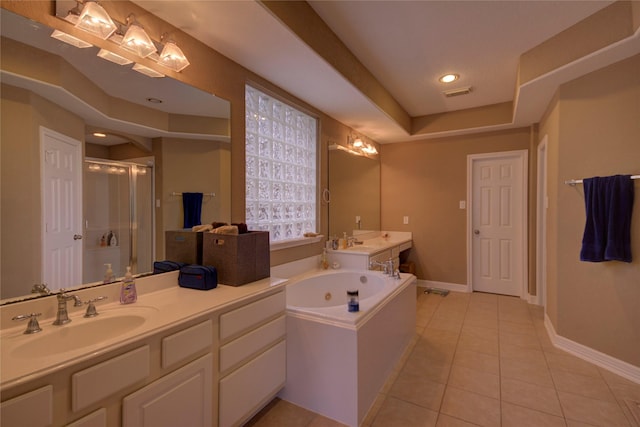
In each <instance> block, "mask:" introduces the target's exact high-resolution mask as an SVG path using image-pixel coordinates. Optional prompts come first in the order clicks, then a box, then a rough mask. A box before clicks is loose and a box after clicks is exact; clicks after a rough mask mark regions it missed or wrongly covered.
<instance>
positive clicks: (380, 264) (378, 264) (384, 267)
mask: <svg viewBox="0 0 640 427" xmlns="http://www.w3.org/2000/svg"><path fill="white" fill-rule="evenodd" d="M374 267H382V271H383V272H384V274H389V261H385V262H380V261H369V270H373V269H374Z"/></svg>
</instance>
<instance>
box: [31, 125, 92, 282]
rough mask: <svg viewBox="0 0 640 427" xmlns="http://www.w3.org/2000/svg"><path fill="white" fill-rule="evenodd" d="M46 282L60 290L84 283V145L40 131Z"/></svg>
mask: <svg viewBox="0 0 640 427" xmlns="http://www.w3.org/2000/svg"><path fill="white" fill-rule="evenodd" d="M40 141H41V144H40V146H41V153H40V155H41V176H42V190H41V191H42V236H43V239H42V240H43V245H42V248H43V249H42V251H43V252H42V282H43V283H46V284H47V286H48V287H49V289H51V290H57V289H60V288H65V287H69V286H75V285H78V284H80V283H82V240H81V239H82V145H81V142H80V141H78V140H75V139H72V138H69V137H67V136H65V135H62V134H59V133H57V132H54V131H52V130H49V129H45V128H40Z"/></svg>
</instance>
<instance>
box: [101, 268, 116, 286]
mask: <svg viewBox="0 0 640 427" xmlns="http://www.w3.org/2000/svg"><path fill="white" fill-rule="evenodd" d="M105 267H107V270H106V271H105V272H104V281H103V283H111V282H113V279H114V277H113V270H112V269H111V264H105Z"/></svg>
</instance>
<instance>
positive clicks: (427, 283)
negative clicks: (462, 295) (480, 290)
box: [417, 279, 469, 292]
mask: <svg viewBox="0 0 640 427" xmlns="http://www.w3.org/2000/svg"><path fill="white" fill-rule="evenodd" d="M417 285H418V286H419V287H421V288H438V289H446V290H448V291H453V292H469V289H468V288H467V285H459V284H457V283H447V282H436V281H435V280H422V279H418V281H417Z"/></svg>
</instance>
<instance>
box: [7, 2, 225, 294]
mask: <svg viewBox="0 0 640 427" xmlns="http://www.w3.org/2000/svg"><path fill="white" fill-rule="evenodd" d="M0 13H1V19H2V20H1V26H0V30H1V35H2V46H1V51H0V54H1V55H2V57H1V64H2V74H1V84H2V91H1V94H2V112H1V113H2V135H1V145H0V160H1V162H2V164H1V170H0V171H1V181H0V184H1V196H2V205H1V216H0V222H1V236H0V255H1V263H0V272H1V273H0V277H1V281H0V298H1V300H2V302H3V303H6V302H9V301H15V300H19V299H22V298H25V297H33V296H35V295H34V294H32V289H33V285H34V284H39V283H43V281H46V280H43V277H45V276H44V274H45V271H46V272H47V274H49V273H50V272H51V271H50V270H51V269H52V268H53V269H54V270H55V269H56V268H57V269H58V270H60V271H54V275H57V276H56V277H64V280H63V284H64V287H65V288H67V289H68V288H74V287H77V286H83V285H87V284H90V285H95V284H98V283H101V282H102V280H103V276H104V273H105V270H106V267H105V264H107V263H108V264H112V269H113V272H114V274H115V276H116V277H121V276H123V275H124V272H125V268H126V266H127V265H130V264H133V265H134V266H135V267H136V268H135V271H134V272H135V273H137V274H144V273H147V272H149V271H150V270H151V267H152V263H153V260H154V259H163V257H164V232H165V230H175V229H180V228H182V226H183V222H182V218H183V212H182V198H181V195H182V193H185V192H201V193H203V194H204V198H203V204H202V221H203V222H205V223H206V222H212V221H224V222H228V221H230V217H231V194H230V193H231V190H230V181H231V178H230V175H231V147H230V123H229V118H230V103H229V102H228V101H226V100H223V99H220V98H217V97H215V96H213V95H212V94H208V93H205V92H203V91H200V90H198V89H196V88H194V87H191V86H188V85H186V84H184V83H181V82H178V81H176V80H174V79H171V78H169V77H162V78H152V77H149V76H147V75H143V74H140V73H138V72H135V71H133V70H132V66H131V65H128V66H121V65H117V64H114V63H112V62H109V61H106V60H104V59H102V58H99V57H98V56H97V55H96V54H97V52H98V50H99V49H98V48H96V47H88V48H84V49H80V48H76V47H73V46H70V45H68V44H65V43H63V42H60V41H58V40H56V39H53V38H51V37H50V35H51V33H52V29H50V28H47V27H46V26H43V25H41V24H38V23H35V22H33V21H31V20H28V19H25V18H24V17H21V16H19V15H16V14H14V13H12V12H9V11H7V10H5V9H0ZM94 131H101V132H103V133H104V134H106V137H96V136H93V132H94ZM77 143H79V144H77ZM74 144H76V145H77V146H74ZM60 146H61V147H63V148H65V149H66V148H67V147H71V148H70V150H71V154H70V155H69V156H68V159H72V160H69V161H72V162H74V164H73V167H71V170H72V172H73V173H75V174H76V177H77V178H78V179H77V182H78V184H79V188H80V189H81V191H80V193H79V196H78V198H77V199H74V198H73V197H70V198H67V199H66V200H71V201H75V202H76V204H78V206H75V207H74V206H73V203H69V205H68V206H66V205H65V206H57V205H56V202H55V201H54V202H51V200H50V199H51V198H50V196H51V194H52V193H54V192H66V191H70V190H69V188H57V187H56V184H55V182H56V179H57V178H56V176H55V174H53V175H52V172H51V171H49V170H48V169H47V166H46V165H47V164H49V163H56V162H61V163H64V162H66V161H67V160H65V159H66V158H65V155H64V152H65V151H64V149H58V147H60ZM51 147H53V148H51ZM73 150H77V154H73ZM60 153H63V154H62V155H61V154H60ZM51 205H53V206H54V207H55V210H52V209H50V206H51ZM76 213H77V214H76ZM55 215H63V216H64V218H65V221H66V223H68V224H71V223H73V222H74V221H75V222H76V223H77V224H79V225H78V228H77V230H75V231H74V236H75V239H77V241H78V245H79V248H80V251H81V258H80V261H78V262H75V261H74V262H73V263H72V264H74V265H68V264H69V263H67V264H66V265H62V264H61V266H58V267H56V266H55V265H54V266H53V267H51V265H49V266H47V264H46V263H47V262H50V261H51V258H52V256H50V255H47V254H50V253H51V252H47V251H48V250H49V249H48V248H49V247H48V246H47V245H49V244H50V243H51V242H50V240H51V239H49V240H48V235H47V233H49V232H50V231H51V230H48V229H47V228H48V227H50V225H49V224H51V223H53V222H48V219H49V218H50V217H51V216H55ZM67 220H68V221H67ZM56 223H59V222H56ZM68 224H67V225H68ZM70 227H73V224H71V225H70ZM72 238H73V237H72ZM54 252H55V251H54ZM56 256H57V255H56ZM47 269H48V270H47ZM65 269H67V270H69V271H62V270H65ZM69 278H72V279H69ZM49 287H50V288H51V287H52V288H53V289H52V290H53V291H55V290H56V287H57V286H55V285H54V286H51V285H50V284H49Z"/></svg>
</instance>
